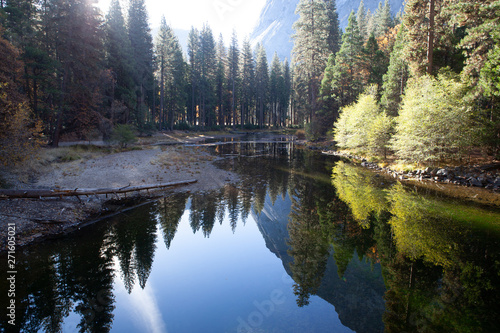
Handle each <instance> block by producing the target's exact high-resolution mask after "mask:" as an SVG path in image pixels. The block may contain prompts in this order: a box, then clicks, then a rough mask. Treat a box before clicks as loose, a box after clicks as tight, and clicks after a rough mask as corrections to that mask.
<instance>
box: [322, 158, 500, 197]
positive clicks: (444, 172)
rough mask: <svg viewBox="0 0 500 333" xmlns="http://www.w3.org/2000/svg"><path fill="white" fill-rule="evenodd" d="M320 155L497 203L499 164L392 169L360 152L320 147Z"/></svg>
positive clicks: (499, 180) (421, 184) (393, 176)
mask: <svg viewBox="0 0 500 333" xmlns="http://www.w3.org/2000/svg"><path fill="white" fill-rule="evenodd" d="M322 153H323V154H324V155H331V156H336V157H341V158H345V159H347V160H349V161H352V162H354V163H356V164H358V165H359V166H361V167H363V168H366V169H369V170H371V171H373V172H377V173H382V174H385V175H387V176H389V177H391V178H394V179H396V180H398V181H401V182H405V183H415V184H416V185H418V186H419V187H427V188H430V189H433V190H437V191H440V192H443V193H446V194H447V195H449V196H451V197H456V198H462V199H467V200H471V201H475V202H479V203H483V204H492V205H496V206H500V164H499V163H488V164H478V165H462V166H454V167H450V166H443V167H434V168H431V167H426V168H421V169H416V170H396V168H395V167H394V165H392V164H387V165H383V164H382V165H380V164H378V163H375V162H368V161H367V160H366V159H364V158H363V157H361V156H355V155H351V154H349V153H346V152H341V151H335V150H323V151H322Z"/></svg>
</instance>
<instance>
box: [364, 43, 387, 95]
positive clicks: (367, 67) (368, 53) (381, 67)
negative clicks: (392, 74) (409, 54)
mask: <svg viewBox="0 0 500 333" xmlns="http://www.w3.org/2000/svg"><path fill="white" fill-rule="evenodd" d="M388 65H389V64H388V61H387V58H386V56H385V54H384V52H382V51H381V50H380V49H379V47H378V43H377V40H376V39H375V35H374V34H373V33H372V34H371V35H370V38H368V41H367V42H366V45H365V47H364V48H363V67H364V72H363V76H364V78H363V84H364V85H365V86H369V85H372V84H374V85H376V86H377V88H378V89H382V78H383V75H384V74H385V73H386V72H387V67H388Z"/></svg>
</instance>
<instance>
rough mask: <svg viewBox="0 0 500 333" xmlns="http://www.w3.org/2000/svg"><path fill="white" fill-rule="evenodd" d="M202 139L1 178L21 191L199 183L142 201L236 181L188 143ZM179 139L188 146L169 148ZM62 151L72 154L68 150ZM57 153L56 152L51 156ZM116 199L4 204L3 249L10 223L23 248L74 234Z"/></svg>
mask: <svg viewBox="0 0 500 333" xmlns="http://www.w3.org/2000/svg"><path fill="white" fill-rule="evenodd" d="M199 139H200V138H199V137H197V138H182V140H181V139H179V138H172V137H169V138H167V140H165V141H163V142H155V143H154V144H151V143H150V142H145V143H144V142H143V143H141V144H139V145H137V146H136V147H135V149H134V150H130V151H125V152H118V153H86V154H84V155H85V156H84V157H80V156H78V157H79V158H77V159H76V160H74V161H70V162H57V163H55V162H51V163H48V165H37V164H36V163H35V167H33V166H31V169H30V171H29V172H28V171H23V170H21V171H19V170H15V171H11V170H8V169H7V170H5V169H4V170H2V172H1V177H2V179H3V180H4V181H6V182H7V183H9V185H10V186H9V187H11V188H17V189H53V188H61V189H76V188H108V187H109V188H122V187H126V186H129V185H132V186H134V185H149V184H159V183H168V182H177V181H184V180H189V179H196V180H197V181H198V182H197V183H195V184H191V185H188V186H183V187H181V188H177V189H169V190H166V191H163V192H153V193H150V194H149V196H148V194H147V193H142V194H141V198H142V199H147V198H148V197H154V196H161V195H162V194H165V193H166V192H169V191H173V190H176V191H191V192H195V191H208V190H212V189H217V188H220V187H222V186H224V185H225V184H227V183H234V182H236V181H237V180H238V177H237V176H236V175H235V174H232V173H229V172H227V171H223V170H221V169H218V168H217V167H215V166H214V164H213V162H214V161H215V160H216V158H215V157H214V156H212V155H210V154H209V153H208V152H207V151H206V150H205V149H204V148H202V147H190V146H186V145H185V143H193V142H196V141H197V140H199ZM178 141H182V142H180V144H177V145H167V144H171V143H175V142H177V143H179V142H178ZM59 149H60V150H63V149H66V151H69V152H70V153H72V151H70V150H68V149H70V148H67V147H66V148H59ZM57 152H58V151H57V150H52V151H48V152H47V153H50V154H55V153H57ZM42 154H43V152H42ZM72 154H73V153H72ZM27 169H29V168H27ZM132 196H133V194H132ZM130 197H131V195H130V194H129V195H128V198H130ZM123 198H124V196H123V195H122V196H121V199H123ZM110 199H115V197H113V198H111V197H108V198H106V197H105V196H99V197H97V196H93V197H85V198H80V199H77V198H65V199H59V198H57V199H43V200H28V199H15V200H0V235H1V236H0V251H1V250H5V248H6V239H7V238H6V236H7V225H8V224H9V223H15V225H16V236H17V244H18V245H19V246H23V245H26V244H29V243H31V242H34V241H39V240H42V239H45V238H48V237H53V236H55V235H60V234H62V233H65V232H68V231H71V230H74V229H75V228H78V226H80V225H81V224H82V223H85V222H88V221H89V220H91V219H95V218H98V217H99V216H102V215H104V214H106V212H107V205H106V202H108V201H109V200H110Z"/></svg>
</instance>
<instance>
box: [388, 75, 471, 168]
mask: <svg viewBox="0 0 500 333" xmlns="http://www.w3.org/2000/svg"><path fill="white" fill-rule="evenodd" d="M465 93H466V89H465V86H464V85H463V84H462V83H460V82H458V81H457V80H456V78H455V77H450V76H447V75H439V76H438V78H437V79H434V78H432V77H430V76H423V77H421V78H417V79H414V80H413V81H412V82H411V83H410V84H409V86H408V88H407V90H406V94H405V96H404V97H403V102H402V104H403V106H402V108H401V111H400V113H399V116H398V117H397V119H396V123H397V125H396V134H395V136H394V138H393V140H392V148H393V149H394V151H395V152H396V154H397V155H398V156H399V157H400V158H401V159H403V160H411V161H416V162H435V161H439V160H443V159H445V158H448V157H451V156H455V157H462V156H464V154H465V153H466V151H467V148H468V147H470V146H471V145H473V144H474V143H475V140H474V137H475V135H474V130H475V129H476V128H475V126H474V124H473V122H472V120H471V116H472V114H471V110H470V108H469V107H468V105H467V104H466V103H465V102H464V96H465Z"/></svg>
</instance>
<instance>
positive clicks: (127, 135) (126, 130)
mask: <svg viewBox="0 0 500 333" xmlns="http://www.w3.org/2000/svg"><path fill="white" fill-rule="evenodd" d="M111 141H113V142H116V143H119V144H120V147H121V148H125V147H127V145H128V144H130V143H134V142H135V141H137V138H136V137H135V134H134V130H133V128H132V126H130V125H116V126H115V128H113V133H112V134H111Z"/></svg>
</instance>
